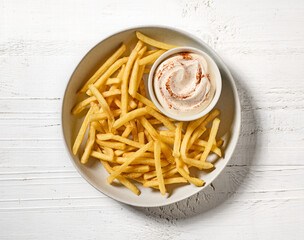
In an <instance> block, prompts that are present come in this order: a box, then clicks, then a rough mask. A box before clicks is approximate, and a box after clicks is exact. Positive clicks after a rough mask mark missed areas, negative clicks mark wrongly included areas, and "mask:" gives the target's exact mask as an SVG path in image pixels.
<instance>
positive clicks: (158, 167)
mask: <svg viewBox="0 0 304 240" xmlns="http://www.w3.org/2000/svg"><path fill="white" fill-rule="evenodd" d="M160 151H161V143H160V141H159V140H157V141H155V142H154V158H155V170H156V176H157V180H158V185H159V189H160V192H161V194H162V195H165V194H166V191H167V190H166V187H165V183H164V178H163V173H162V170H161V165H160V153H161V152H160Z"/></svg>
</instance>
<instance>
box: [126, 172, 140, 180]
mask: <svg viewBox="0 0 304 240" xmlns="http://www.w3.org/2000/svg"><path fill="white" fill-rule="evenodd" d="M142 175H143V173H136V172H132V173H122V174H121V176H123V177H125V178H130V179H134V178H139V177H141V176H142Z"/></svg>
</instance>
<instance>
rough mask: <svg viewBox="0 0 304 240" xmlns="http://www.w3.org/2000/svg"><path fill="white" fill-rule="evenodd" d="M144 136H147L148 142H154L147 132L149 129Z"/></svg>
mask: <svg viewBox="0 0 304 240" xmlns="http://www.w3.org/2000/svg"><path fill="white" fill-rule="evenodd" d="M144 134H145V136H146V138H147V140H148V142H151V141H153V139H152V137H151V135H150V133H149V132H148V131H147V129H145V130H144Z"/></svg>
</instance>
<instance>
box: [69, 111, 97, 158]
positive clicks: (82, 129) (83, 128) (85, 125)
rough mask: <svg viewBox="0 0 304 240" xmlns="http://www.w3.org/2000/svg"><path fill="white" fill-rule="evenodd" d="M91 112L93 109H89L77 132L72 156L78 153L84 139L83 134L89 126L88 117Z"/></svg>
mask: <svg viewBox="0 0 304 240" xmlns="http://www.w3.org/2000/svg"><path fill="white" fill-rule="evenodd" d="M92 112H93V108H90V109H89V111H88V112H87V115H86V116H85V118H84V120H83V122H82V125H81V127H80V129H79V132H78V135H77V137H76V140H75V142H74V145H73V154H74V155H76V154H77V152H78V149H79V147H80V144H81V142H82V140H83V138H84V135H85V132H86V130H87V128H88V125H89V117H90V115H91V114H92Z"/></svg>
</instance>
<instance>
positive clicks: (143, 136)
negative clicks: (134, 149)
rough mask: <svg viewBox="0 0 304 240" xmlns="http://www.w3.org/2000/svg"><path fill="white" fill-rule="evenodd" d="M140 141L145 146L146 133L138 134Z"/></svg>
mask: <svg viewBox="0 0 304 240" xmlns="http://www.w3.org/2000/svg"><path fill="white" fill-rule="evenodd" d="M138 141H139V142H140V143H142V144H145V142H146V141H145V133H144V132H139V133H138Z"/></svg>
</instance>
